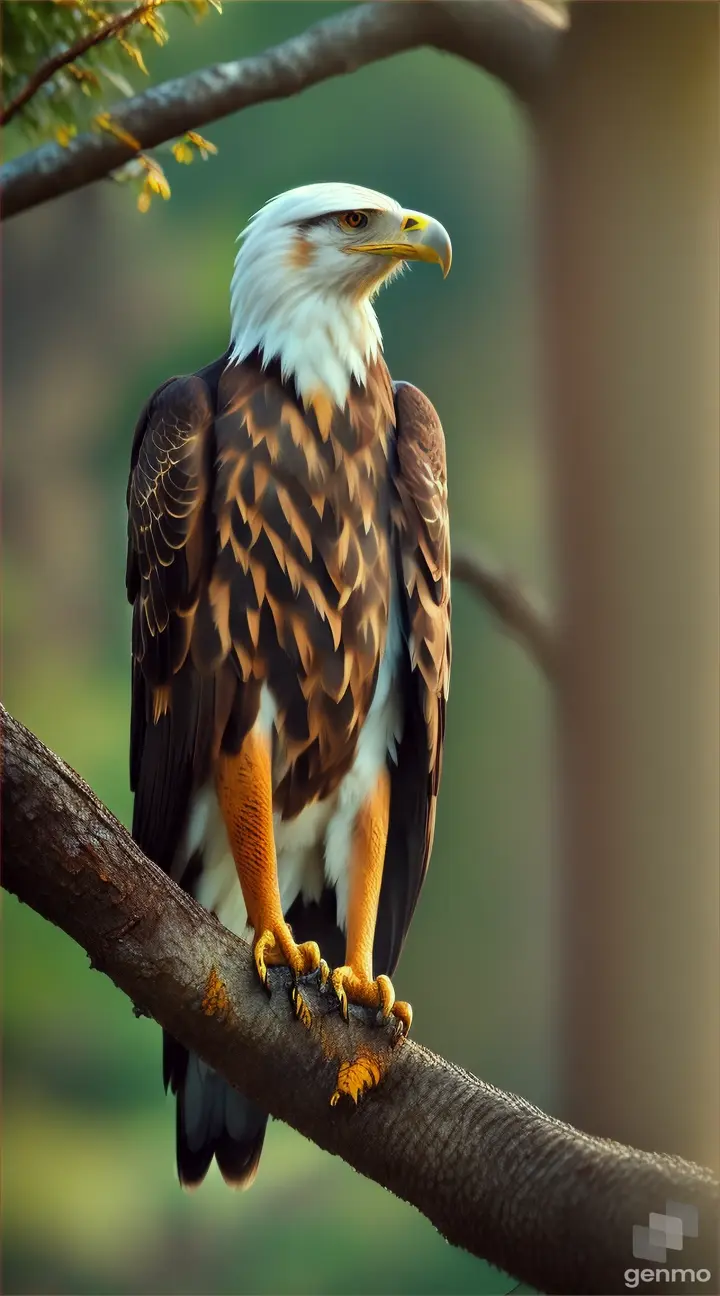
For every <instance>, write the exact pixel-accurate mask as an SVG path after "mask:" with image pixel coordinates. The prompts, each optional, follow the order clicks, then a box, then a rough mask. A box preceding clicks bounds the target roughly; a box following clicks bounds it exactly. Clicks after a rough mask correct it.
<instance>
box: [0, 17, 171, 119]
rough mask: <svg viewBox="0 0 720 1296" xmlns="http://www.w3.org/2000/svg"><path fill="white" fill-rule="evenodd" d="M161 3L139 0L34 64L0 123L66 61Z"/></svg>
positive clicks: (84, 52)
mask: <svg viewBox="0 0 720 1296" xmlns="http://www.w3.org/2000/svg"><path fill="white" fill-rule="evenodd" d="M161 3H162V0H142V3H141V4H138V5H136V6H135V8H134V9H126V10H125V12H124V13H121V14H118V15H117V16H116V17H115V18H110V19H109V20H108V22H106V23H103V24H102V25H101V26H99V27H96V28H95V30H94V31H91V32H86V33H85V35H84V36H80V37H78V39H77V40H76V41H75V42H74V44H72V45H69V46H68V47H67V49H64V50H60V51H59V53H57V54H54V55H53V57H52V58H49V59H46V60H45V62H44V63H41V64H40V66H39V67H38V68H36V70H35V71H34V72H33V75H32V76H31V77H30V79H29V81H27V82H26V84H25V85H24V86H23V88H22V90H20V91H19V92H18V94H16V96H15V98H14V99H11V100H10V103H9V104H8V106H7V108H5V109H4V111H3V112H2V113H0V126H7V124H8V122H9V121H11V120H12V118H13V117H14V116H15V114H16V113H18V112H19V111H20V109H21V108H24V107H25V104H26V103H29V102H30V100H31V99H32V98H33V96H34V95H36V94H37V92H38V90H39V89H40V87H41V86H43V85H45V83H46V82H47V81H50V80H51V78H52V77H54V76H55V73H56V72H59V71H60V69H61V68H64V67H67V66H68V64H69V63H74V62H75V61H76V59H79V58H81V57H82V55H83V54H87V52H88V50H89V49H93V48H94V46H95V45H102V44H103V43H104V42H105V41H107V40H110V39H111V37H113V36H117V35H118V33H119V32H121V31H124V30H125V28H127V27H130V26H131V25H132V23H134V22H137V21H138V19H139V18H141V17H142V15H143V14H145V13H147V12H148V11H149V10H150V9H157V7H158V5H159V4H161Z"/></svg>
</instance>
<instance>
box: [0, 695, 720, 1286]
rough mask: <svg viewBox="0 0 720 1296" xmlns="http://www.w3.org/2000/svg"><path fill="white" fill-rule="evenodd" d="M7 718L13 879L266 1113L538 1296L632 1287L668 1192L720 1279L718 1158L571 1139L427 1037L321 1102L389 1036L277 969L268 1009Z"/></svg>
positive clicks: (213, 925) (166, 885)
mask: <svg viewBox="0 0 720 1296" xmlns="http://www.w3.org/2000/svg"><path fill="white" fill-rule="evenodd" d="M0 718H1V719H2V722H3V809H4V813H3V859H4V878H3V880H4V885H5V887H6V888H7V889H8V890H10V891H12V892H14V893H15V894H16V895H17V896H18V897H19V898H20V899H21V900H23V901H24V902H25V903H28V904H30V905H32V907H33V908H34V909H36V910H37V912H38V913H40V914H42V915H43V916H44V917H46V918H48V919H49V920H50V921H51V922H53V923H55V924H56V925H57V926H59V927H61V928H62V929H63V930H64V931H66V932H67V933H68V934H69V935H70V936H72V937H73V938H74V939H75V940H77V941H78V942H79V943H80V944H81V945H82V946H83V948H84V949H86V950H87V952H88V953H89V955H90V958H91V962H92V963H93V965H94V966H95V967H98V968H100V969H101V970H102V971H104V972H106V973H107V974H108V976H110V977H111V978H112V980H113V981H114V982H115V983H116V985H118V986H119V987H120V988H121V989H122V990H124V991H125V992H126V993H127V994H128V995H130V996H131V998H132V1000H133V1001H134V1002H135V1003H136V1004H137V1005H138V1006H139V1007H140V1008H142V1009H143V1010H145V1011H146V1012H148V1013H149V1014H150V1015H152V1016H153V1017H154V1018H155V1019H156V1020H157V1021H158V1022H160V1023H161V1025H163V1026H164V1027H166V1028H167V1029H168V1030H170V1031H171V1032H172V1033H173V1034H174V1035H175V1036H176V1037H177V1038H178V1039H180V1040H181V1041H182V1042H183V1043H184V1044H186V1045H187V1046H188V1047H191V1048H193V1049H194V1050H196V1051H197V1052H198V1053H199V1054H200V1055H201V1056H202V1057H203V1058H204V1059H205V1060H206V1061H207V1062H209V1063H210V1064H211V1065H213V1066H214V1067H216V1068H217V1070H218V1071H219V1072H221V1074H222V1075H224V1076H225V1077H226V1078H227V1079H228V1080H230V1081H231V1082H233V1083H235V1084H237V1085H238V1086H240V1087H241V1088H242V1089H243V1090H244V1091H245V1092H246V1093H247V1094H248V1095H249V1097H251V1098H253V1099H254V1100H255V1101H257V1102H259V1103H260V1104H261V1105H262V1106H263V1107H265V1108H266V1110H269V1111H270V1112H271V1114H272V1115H273V1116H276V1117H279V1118H280V1119H282V1120H285V1121H287V1122H288V1124H290V1125H293V1126H294V1127H295V1128H296V1129H298V1130H300V1132H301V1133H303V1134H305V1135H306V1136H307V1137H309V1138H311V1139H313V1140H314V1141H315V1142H316V1143H318V1144H319V1146H320V1147H323V1148H325V1149H327V1150H328V1151H330V1152H333V1153H335V1154H337V1155H340V1156H342V1157H343V1158H344V1159H345V1160H346V1161H348V1162H349V1163H350V1165H352V1166H354V1167H355V1168H356V1169H357V1170H359V1171H360V1172H361V1173H362V1174H365V1175H368V1176H369V1177H370V1178H372V1179H375V1180H376V1181H377V1182H378V1183H381V1184H383V1185H384V1186H385V1187H387V1188H389V1189H390V1190H391V1191H392V1192H394V1193H396V1194H397V1195H398V1196H399V1197H402V1198H404V1199H405V1200H406V1201H409V1202H412V1203H413V1205H415V1206H416V1207H417V1208H418V1209H419V1210H421V1211H422V1212H423V1214H425V1215H426V1216H427V1218H428V1219H429V1220H431V1221H432V1223H433V1224H434V1225H435V1226H436V1227H437V1228H438V1229H439V1230H440V1232H441V1233H443V1234H444V1236H445V1237H446V1238H447V1239H448V1240H449V1241H450V1242H452V1243H454V1244H455V1245H457V1246H461V1247H464V1248H466V1249H467V1250H468V1251H471V1252H473V1253H474V1254H475V1255H478V1256H482V1257H483V1258H485V1259H487V1260H489V1261H491V1262H492V1263H493V1264H495V1265H498V1266H500V1267H501V1268H503V1269H505V1270H507V1271H509V1272H510V1273H512V1274H514V1275H515V1276H516V1277H517V1278H519V1279H521V1280H522V1281H525V1282H528V1283H530V1284H532V1285H533V1286H535V1287H537V1288H539V1289H540V1290H542V1291H545V1292H580V1291H582V1292H584V1293H593V1292H606V1293H607V1292H615V1291H620V1290H624V1289H625V1284H624V1280H623V1274H624V1271H625V1270H626V1269H627V1268H628V1266H633V1265H634V1264H635V1262H634V1261H633V1257H632V1229H633V1225H634V1224H636V1223H644V1222H645V1221H646V1220H647V1217H648V1213H649V1212H650V1211H653V1210H654V1211H660V1212H662V1211H664V1210H665V1203H666V1201H667V1199H668V1198H670V1199H674V1200H679V1201H682V1202H684V1203H688V1204H691V1205H694V1206H696V1207H697V1209H698V1211H699V1212H700V1229H699V1237H698V1238H697V1239H687V1240H686V1243H685V1247H684V1251H683V1257H682V1260H683V1265H687V1266H693V1267H694V1268H696V1269H698V1268H703V1267H706V1268H710V1269H712V1270H713V1272H716V1270H715V1269H714V1266H715V1260H716V1257H715V1255H714V1254H713V1252H714V1244H715V1235H716V1214H717V1204H718V1184H717V1182H716V1181H715V1180H714V1179H713V1177H712V1174H711V1173H710V1171H707V1170H703V1169H701V1168H699V1167H697V1166H694V1165H692V1164H690V1163H689V1162H685V1161H681V1160H680V1159H678V1158H674V1157H670V1156H655V1155H652V1154H649V1153H645V1152H638V1151H634V1150H633V1149H630V1148H625V1147H621V1146H619V1145H618V1144H614V1143H610V1142H606V1141H603V1140H601V1139H597V1138H590V1137H588V1136H586V1135H584V1134H581V1133H578V1132H577V1131H576V1130H573V1129H571V1128H570V1127H569V1126H567V1125H563V1124H561V1123H560V1122H559V1121H556V1120H554V1119H552V1118H551V1117H549V1116H546V1115H544V1114H543V1113H542V1112H540V1111H538V1110H537V1108H535V1107H532V1106H530V1105H529V1104H528V1103H526V1102H524V1101H523V1100H522V1099H520V1098H517V1097H514V1096H512V1095H508V1094H503V1093H500V1092H499V1091H498V1090H496V1089H493V1088H492V1087H491V1086H489V1085H486V1084H483V1083H482V1082H481V1081H479V1080H476V1079H475V1078H474V1077H473V1076H470V1075H468V1074H467V1073H466V1072H463V1071H461V1070H459V1069H458V1068H457V1067H453V1066H452V1065H450V1064H449V1063H447V1062H444V1061H443V1060H442V1059H441V1058H438V1057H435V1056H434V1055H433V1054H431V1053H429V1052H428V1051H427V1050H426V1049H424V1048H422V1047H421V1046H420V1045H418V1044H414V1043H405V1044H403V1045H401V1047H400V1048H399V1049H396V1050H395V1053H394V1059H393V1063H392V1066H391V1067H390V1069H389V1073H388V1074H387V1076H386V1078H385V1080H384V1082H383V1084H382V1086H381V1088H380V1089H379V1091H378V1092H377V1093H376V1094H373V1095H372V1096H371V1097H370V1098H368V1099H366V1100H365V1102H364V1103H363V1104H362V1105H360V1106H359V1107H357V1108H355V1107H353V1106H352V1104H351V1103H349V1102H348V1101H347V1100H345V1102H344V1103H343V1104H340V1105H339V1106H337V1107H334V1108H332V1107H331V1106H330V1105H329V1102H328V1098H329V1095H330V1092H331V1086H332V1085H333V1084H334V1080H335V1071H336V1067H335V1065H334V1064H333V1062H332V1054H333V1053H336V1054H340V1053H345V1054H346V1053H347V1051H348V1047H349V1046H350V1048H351V1049H353V1050H355V1051H357V1050H363V1051H367V1050H370V1051H372V1050H376V1051H377V1050H378V1049H379V1050H380V1051H381V1052H382V1050H383V1049H385V1048H387V1039H386V1037H385V1036H384V1033H383V1031H382V1030H381V1029H379V1028H377V1027H376V1028H374V1029H370V1028H369V1027H368V1026H367V1024H366V1023H365V1022H364V1021H363V1020H362V1019H361V1018H360V1016H359V1015H358V1016H356V1017H354V1018H353V1020H352V1022H351V1025H350V1027H348V1026H346V1025H345V1024H344V1023H343V1022H342V1020H341V1018H340V1016H339V1013H338V1011H337V1009H336V1008H335V1007H334V1006H333V1005H332V1004H330V1003H329V1000H328V998H327V997H325V998H323V996H322V995H321V994H320V992H319V991H318V990H317V989H308V991H307V997H308V1002H309V1004H310V1007H311V1009H312V1011H313V1014H314V1020H313V1026H312V1028H311V1029H310V1031H309V1032H306V1031H305V1030H303V1028H302V1026H301V1025H300V1024H299V1023H298V1022H296V1021H294V1020H293V1016H292V1012H291V1009H290V1006H289V1002H288V997H287V996H286V995H285V994H284V993H282V992H281V982H282V980H283V977H284V976H285V975H286V974H284V973H283V972H279V973H278V974H277V976H278V984H277V985H276V990H275V993H274V994H273V997H272V999H271V1000H270V1001H269V1002H268V1000H267V998H266V997H265V995H264V994H263V992H262V990H261V989H260V987H259V986H258V984H257V982H256V980H255V978H254V975H253V971H252V956H251V953H250V950H249V949H248V947H247V946H246V945H245V944H244V942H242V941H241V940H238V938H237V937H235V936H233V935H232V934H231V933H230V932H229V931H227V930H226V929H225V928H224V927H222V926H221V925H220V924H219V923H218V922H217V920H216V919H215V918H213V917H212V916H211V915H210V914H208V913H207V912H206V911H205V910H204V909H202V908H200V907H199V906H198V905H197V904H195V903H194V901H192V900H191V899H190V898H189V897H188V896H186V895H185V894H184V893H183V892H182V891H180V889H179V888H178V887H176V886H175V885H174V883H172V882H171V881H170V880H169V879H168V878H167V877H166V876H165V875H164V874H163V873H161V872H160V870H159V869H157V868H156V867H155V866H154V865H153V864H151V863H150V861H149V860H147V859H145V858H144V856H143V855H142V854H141V853H140V851H139V850H138V848H137V847H136V846H135V844H134V843H133V842H132V841H131V839H130V838H129V836H128V835H127V833H126V832H125V831H124V829H123V828H122V827H121V826H120V824H119V823H118V822H117V821H116V820H115V819H114V818H113V816H112V815H111V814H110V812H109V811H108V810H107V809H106V808H105V807H104V806H103V805H101V803H100V802H99V801H98V800H97V798H96V797H95V796H94V795H93V793H92V792H91V790H90V788H88V787H87V785H86V784H84V783H83V782H82V780H81V779H80V778H79V777H78V776H77V775H76V774H75V773H74V772H73V771H72V770H71V769H69V767H68V766H67V765H65V764H64V763H63V762H62V761H61V760H60V759H59V758H58V757H57V756H54V755H53V754H52V753H51V752H49V751H48V750H47V748H46V747H44V746H43V744H42V743H41V742H40V741H39V740H38V739H37V738H35V737H34V736H33V735H32V734H31V733H29V732H28V731H27V730H26V729H24V728H23V726H22V725H20V724H18V723H17V721H15V720H13V719H12V717H10V716H9V715H8V714H7V712H5V711H4V710H3V711H2V715H1V717H0ZM378 1040H380V1041H381V1042H380V1044H378ZM653 1290H654V1291H664V1290H673V1288H672V1286H667V1287H664V1286H663V1284H662V1283H656V1284H654V1285H653Z"/></svg>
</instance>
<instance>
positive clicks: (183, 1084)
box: [165, 1040, 267, 1188]
mask: <svg viewBox="0 0 720 1296" xmlns="http://www.w3.org/2000/svg"><path fill="white" fill-rule="evenodd" d="M165 1047H166V1050H168V1051H170V1050H172V1052H173V1054H174V1057H173V1067H172V1072H171V1075H170V1084H171V1087H172V1089H173V1091H174V1093H175V1094H176V1101H177V1125H176V1130H177V1143H176V1148H177V1171H178V1178H179V1180H180V1183H181V1184H182V1185H183V1187H184V1188H197V1187H199V1185H200V1184H201V1183H202V1181H203V1179H204V1178H205V1175H206V1174H207V1172H208V1169H209V1167H210V1163H211V1161H212V1159H213V1157H215V1160H216V1161H217V1163H218V1168H219V1170H220V1173H221V1175H222V1177H223V1179H224V1180H225V1182H226V1183H227V1184H229V1185H230V1186H231V1187H233V1188H249V1187H250V1185H251V1184H252V1182H253V1180H254V1178H255V1175H256V1174H257V1168H258V1163H259V1161H260V1153H261V1152H262V1146H263V1140H264V1138H265V1127H266V1125H267V1116H266V1115H265V1113H264V1112H261V1111H259V1109H258V1108H257V1107H255V1106H254V1104H253V1103H251V1102H250V1101H249V1100H248V1099H247V1098H245V1097H244V1095H243V1094H241V1093H238V1091H237V1090H236V1089H233V1087H232V1086H231V1085H229V1084H228V1083H227V1081H226V1080H223V1079H222V1077H221V1076H219V1075H218V1074H217V1072H216V1071H213V1070H212V1068H211V1067H209V1066H207V1064H206V1063H205V1062H202V1061H201V1059H200V1058H199V1057H197V1056H196V1055H195V1054H194V1053H187V1052H186V1050H185V1049H182V1050H181V1049H180V1047H179V1046H178V1045H177V1044H176V1043H175V1041H169V1040H166V1046H165ZM181 1052H182V1054H184V1057H182V1058H181V1057H180V1053H181ZM178 1063H180V1065H179V1066H178Z"/></svg>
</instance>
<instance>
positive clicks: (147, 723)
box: [127, 184, 451, 1186]
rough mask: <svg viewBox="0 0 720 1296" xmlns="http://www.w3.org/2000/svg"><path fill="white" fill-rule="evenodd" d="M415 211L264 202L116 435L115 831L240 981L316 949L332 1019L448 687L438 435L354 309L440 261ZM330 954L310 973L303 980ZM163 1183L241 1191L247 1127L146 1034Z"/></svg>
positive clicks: (358, 195)
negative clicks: (165, 1141) (188, 904)
mask: <svg viewBox="0 0 720 1296" xmlns="http://www.w3.org/2000/svg"><path fill="white" fill-rule="evenodd" d="M450 259H451V248H450V240H449V237H448V235H447V233H446V231H445V230H444V229H443V227H442V225H440V224H439V223H438V222H437V221H436V220H433V219H431V218H430V217H428V216H424V215H422V214H421V213H419V212H414V211H407V210H404V209H403V208H402V207H400V206H399V204H398V203H397V202H395V201H393V199H391V198H388V197H386V196H385V195H383V194H381V193H375V192H374V191H372V190H370V189H364V188H362V187H359V186H356V185H348V184H316V185H308V186H305V187H303V188H300V189H294V190H292V191H290V192H288V193H284V194H281V195H280V196H279V197H276V198H273V199H272V200H271V201H270V202H268V203H267V204H266V206H265V207H263V208H262V209H261V210H260V211H259V212H258V213H257V214H256V215H255V216H254V217H253V218H252V219H251V221H250V222H249V224H248V226H247V228H246V230H245V232H244V235H243V236H242V241H241V245H240V250H239V252H238V255H237V259H236V262H235V270H234V275H233V280H232V293H231V323H232V328H231V339H230V345H229V348H228V350H227V351H226V353H225V354H224V355H222V356H221V357H220V358H219V359H218V360H216V361H214V362H213V363H212V364H209V365H207V366H206V367H205V368H203V369H200V370H199V371H198V372H197V373H194V374H189V375H186V376H184V377H181V378H171V379H169V380H168V381H167V382H165V383H163V384H162V386H161V387H159V388H158V389H157V391H156V392H155V393H154V394H153V395H152V396H151V397H150V399H149V401H148V402H147V404H146V405H145V407H144V409H143V411H142V413H141V415H140V418H139V420H138V424H137V427H136V430H135V436H134V440H133V446H132V460H131V469H130V481H129V486H128V495H127V502H128V519H129V522H128V537H129V539H128V563H127V593H128V598H129V600H130V602H131V603H132V605H133V621H132V719H131V753H130V777H131V784H132V788H133V791H134V793H135V801H134V817H133V836H134V837H135V840H136V841H137V842H138V844H139V845H140V847H141V848H142V849H143V850H144V851H145V853H146V854H147V855H149V856H150V858H151V859H153V860H154V861H155V862H156V863H157V864H158V865H159V866H160V867H161V868H163V869H165V870H166V871H167V872H168V873H169V874H170V875H171V876H172V877H173V878H175V879H176V880H177V882H178V883H179V884H180V885H181V886H182V887H183V888H184V889H185V890H186V891H188V892H190V893H191V894H192V895H193V896H194V897H195V899H196V900H198V901H199V903H200V904H202V905H204V906H205V907H206V908H207V909H209V910H211V911H212V912H213V913H214V914H216V915H217V917H218V918H219V920H220V921H221V922H223V923H224V924H225V925H226V926H227V927H228V928H230V929H231V930H232V931H234V932H236V933H238V934H239V935H242V936H245V937H246V938H247V939H248V940H249V941H251V943H252V945H253V948H254V954H255V964H256V967H257V970H258V974H259V975H260V977H261V978H262V980H263V981H264V982H266V983H267V979H268V971H267V969H268V967H269V966H271V965H273V964H284V965H287V966H289V967H290V968H291V969H292V971H293V973H294V974H295V975H296V976H298V977H299V976H302V975H304V974H309V973H310V972H312V971H313V970H314V969H316V968H318V966H319V965H320V960H321V956H322V958H323V959H324V960H327V962H328V964H329V966H330V967H331V968H332V969H333V971H332V973H331V977H332V982H331V983H332V988H333V989H334V991H335V994H336V995H337V997H338V1000H339V1002H340V1005H341V1007H342V1009H343V1012H344V1014H345V1015H346V1014H347V1006H348V1003H359V1004H364V1005H366V1006H369V1007H372V1008H377V1009H378V1010H380V1011H381V1012H382V1015H383V1017H385V1018H387V1017H389V1016H390V1015H391V1014H392V1015H394V1016H395V1018H396V1019H397V1023H398V1029H402V1030H404V1031H407V1030H408V1029H409V1026H410V1020H411V1011H410V1007H409V1005H408V1004H406V1003H401V1002H398V1001H396V999H395V993H394V989H393V986H392V982H391V981H390V977H391V976H392V974H393V973H394V970H395V967H396V964H397V961H398V958H399V955H400V951H401V948H402V945H403V941H404V939H405V935H406V933H407V930H408V926H409V924H410V920H411V918H412V914H413V910H414V908H415V904H416V902H417V899H418V895H419V892H420V888H421V886H422V883H423V879H424V876H425V872H426V869H427V866H428V860H429V856H430V851H431V847H432V840H433V831H434V824H435V806H436V798H437V793H438V785H439V781H440V768H441V761H442V748H443V739H444V731H445V707H446V699H447V692H448V679H449V672H450V552H449V536H448V514H447V487H446V476H445V445H444V438H443V433H442V428H441V426H440V422H439V420H438V417H437V414H436V413H435V410H434V409H433V406H432V405H431V404H430V402H429V400H428V399H427V398H426V397H425V396H424V395H423V394H422V393H421V392H420V391H419V390H418V389H417V388H415V387H413V386H410V385H409V384H407V383H400V382H396V383H393V382H392V380H391V378H390V375H389V373H388V370H387V368H386V365H385V362H384V360H383V356H382V349H381V335H380V329H379V326H378V322H377V318H376V316H375V312H374V310H373V306H372V299H373V297H374V295H375V294H376V292H377V291H378V289H379V287H380V286H381V284H383V283H386V282H387V281H388V280H389V279H391V278H392V277H393V275H394V274H395V273H396V272H397V271H398V270H399V269H401V268H402V266H403V265H404V263H405V262H407V261H417V260H420V261H430V262H437V263H438V264H439V265H440V266H441V267H442V269H443V271H444V273H445V274H447V271H448V270H449V267H450ZM324 966H325V965H324V964H323V967H324ZM164 1077H165V1086H166V1088H167V1087H168V1086H170V1088H171V1090H172V1091H173V1093H175V1095H176V1097H177V1168H178V1175H179V1178H180V1181H181V1183H183V1184H185V1185H187V1186H192V1185H194V1184H197V1183H199V1182H200V1181H201V1180H202V1179H203V1178H204V1176H205V1174H206V1172H207V1169H208V1167H209V1165H210V1162H211V1161H212V1158H213V1156H214V1157H215V1158H216V1160H217V1163H218V1166H219V1168H220V1171H221V1173H222V1175H223V1177H224V1178H225V1179H226V1181H227V1182H229V1183H231V1184H235V1185H241V1186H245V1185H248V1184H249V1183H251V1182H252V1180H253V1178H254V1176H255V1173H256V1170H257V1165H258V1160H259V1156H260V1151H261V1148H262V1143H263V1137H264V1132H265V1125H266V1120H267V1118H266V1115H265V1114H264V1113H263V1112H261V1111H259V1110H258V1109H257V1108H256V1107H255V1106H254V1105H253V1104H251V1103H250V1102H249V1101H248V1100H247V1099H245V1098H244V1097H243V1096H242V1095H241V1094H239V1093H237V1092H236V1091H235V1090H234V1089H232V1088H231V1087H230V1086H229V1085H227V1084H226V1083H225V1082H224V1081H223V1080H222V1079H221V1078H220V1077H219V1076H218V1075H217V1074H216V1073H215V1072H213V1071H212V1070H211V1069H210V1068H209V1067H208V1066H206V1065H205V1063H204V1062H202V1061H201V1060H200V1059H199V1058H197V1057H196V1056H194V1055H192V1054H190V1053H188V1051H187V1050H186V1049H185V1048H183V1047H181V1046H180V1045H179V1044H178V1043H177V1042H176V1041H174V1040H173V1039H171V1038H170V1037H169V1036H167V1035H166V1036H165V1038H164Z"/></svg>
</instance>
